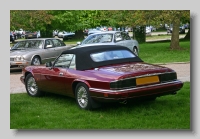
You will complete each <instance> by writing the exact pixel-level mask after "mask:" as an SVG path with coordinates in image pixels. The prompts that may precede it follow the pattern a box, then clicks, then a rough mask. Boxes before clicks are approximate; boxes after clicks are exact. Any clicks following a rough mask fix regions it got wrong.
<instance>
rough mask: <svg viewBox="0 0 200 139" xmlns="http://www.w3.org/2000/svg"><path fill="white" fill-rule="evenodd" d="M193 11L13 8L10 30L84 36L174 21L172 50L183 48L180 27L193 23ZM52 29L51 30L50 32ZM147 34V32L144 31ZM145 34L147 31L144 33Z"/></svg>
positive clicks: (156, 25) (158, 25)
mask: <svg viewBox="0 0 200 139" xmlns="http://www.w3.org/2000/svg"><path fill="white" fill-rule="evenodd" d="M189 20H190V11H189V10H11V11H10V29H11V30H15V29H19V28H23V29H24V30H41V31H46V33H47V34H50V32H51V33H52V31H53V30H55V29H57V30H65V31H73V32H76V34H77V37H78V38H82V37H83V32H82V31H83V30H84V29H86V28H94V27H97V26H112V27H117V28H118V27H133V28H135V27H138V26H141V27H143V26H146V25H153V26H155V27H160V24H173V33H172V38H171V44H170V48H171V49H180V46H179V38H178V37H179V33H178V31H179V26H180V24H181V23H186V22H189ZM48 32H49V33H48ZM142 33H143V34H144V31H143V32H142ZM144 37H145V34H144Z"/></svg>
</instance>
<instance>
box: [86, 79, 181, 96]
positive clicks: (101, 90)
mask: <svg viewBox="0 0 200 139" xmlns="http://www.w3.org/2000/svg"><path fill="white" fill-rule="evenodd" d="M180 82H181V81H179V80H176V81H173V82H167V83H161V84H154V85H148V86H142V87H136V88H128V89H121V90H107V89H98V88H89V90H90V91H97V92H109V93H116V92H124V91H130V90H138V89H142V88H147V87H154V86H161V85H166V84H172V83H180Z"/></svg>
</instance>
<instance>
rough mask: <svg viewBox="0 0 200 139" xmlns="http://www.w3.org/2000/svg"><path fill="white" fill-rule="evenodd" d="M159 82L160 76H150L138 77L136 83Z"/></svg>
mask: <svg viewBox="0 0 200 139" xmlns="http://www.w3.org/2000/svg"><path fill="white" fill-rule="evenodd" d="M158 82H159V78H158V76H149V77H142V78H137V79H136V85H144V84H152V83H158Z"/></svg>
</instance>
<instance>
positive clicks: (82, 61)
mask: <svg viewBox="0 0 200 139" xmlns="http://www.w3.org/2000/svg"><path fill="white" fill-rule="evenodd" d="M110 50H128V51H130V52H131V53H133V52H132V51H131V50H130V49H129V48H127V47H124V46H118V45H95V46H87V47H77V48H74V49H68V50H65V51H63V52H62V54H75V55H76V70H88V69H92V68H98V67H101V66H106V65H111V64H120V63H126V62H143V61H142V60H141V59H140V58H139V57H138V56H136V57H134V58H124V59H113V60H108V61H102V62H95V61H93V60H92V58H91V57H90V54H92V53H97V52H103V51H110Z"/></svg>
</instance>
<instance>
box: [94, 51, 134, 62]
mask: <svg viewBox="0 0 200 139" xmlns="http://www.w3.org/2000/svg"><path fill="white" fill-rule="evenodd" d="M90 57H91V58H92V60H93V61H95V62H102V61H108V60H114V59H124V58H134V57H136V56H135V55H134V54H133V53H131V52H130V51H128V50H112V51H104V52H98V53H93V54H91V55H90Z"/></svg>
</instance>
